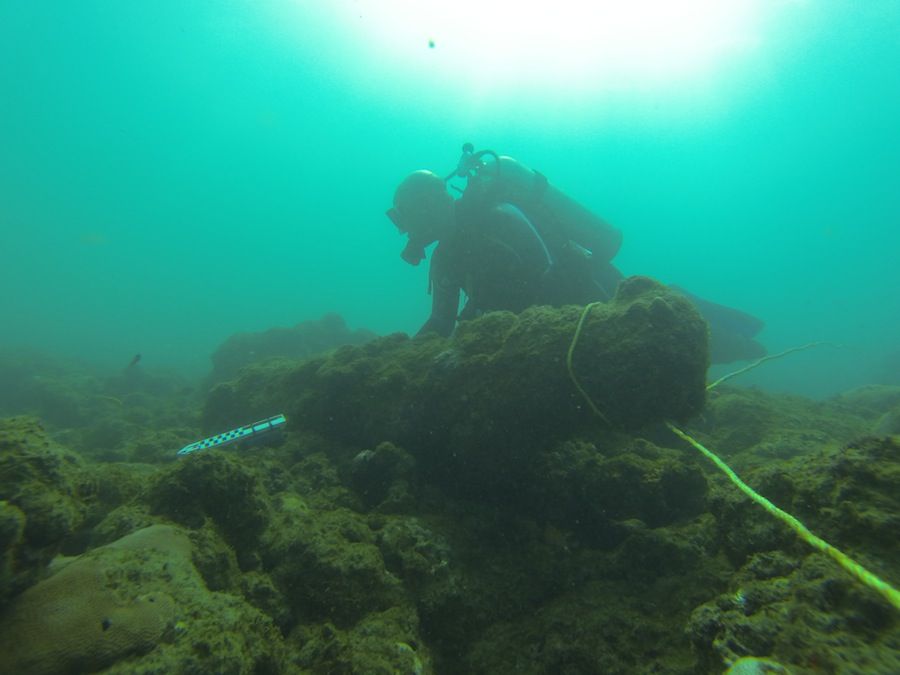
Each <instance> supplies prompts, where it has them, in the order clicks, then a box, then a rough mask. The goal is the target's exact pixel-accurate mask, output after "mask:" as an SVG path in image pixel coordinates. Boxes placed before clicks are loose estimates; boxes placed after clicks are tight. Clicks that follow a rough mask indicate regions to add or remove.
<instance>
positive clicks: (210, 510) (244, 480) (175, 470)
mask: <svg viewBox="0 0 900 675" xmlns="http://www.w3.org/2000/svg"><path fill="white" fill-rule="evenodd" d="M144 500H145V501H146V503H147V504H148V505H149V506H150V509H151V512H152V513H154V514H159V515H163V516H165V517H166V518H169V519H170V520H173V521H175V522H177V523H180V524H182V525H186V526H188V527H192V528H197V527H200V526H201V525H202V524H203V522H204V520H205V519H207V518H209V519H211V520H212V521H213V522H214V523H215V524H216V526H217V528H218V529H219V531H220V532H221V533H222V535H223V536H224V537H225V539H226V540H227V541H228V543H229V544H231V545H232V546H234V547H235V549H236V550H238V551H242V552H247V553H250V552H252V551H253V549H254V545H255V543H256V541H257V539H258V537H259V535H260V533H261V532H262V530H263V529H264V528H265V526H266V523H267V522H268V518H269V515H268V502H267V500H266V496H265V491H264V489H263V486H262V484H261V483H260V480H259V477H258V476H257V474H256V473H255V471H254V470H253V468H252V467H250V466H248V465H247V464H246V463H244V462H242V461H241V460H240V459H239V458H238V457H235V456H233V455H231V454H228V453H225V452H217V451H207V452H202V453H197V454H194V455H189V456H187V457H185V458H183V459H179V460H178V461H177V462H176V463H175V464H173V465H172V466H170V467H168V468H167V469H165V470H164V471H162V472H160V473H159V474H158V475H157V476H156V477H155V478H154V479H153V480H152V481H151V482H150V485H149V489H148V490H147V493H146V494H145V495H144Z"/></svg>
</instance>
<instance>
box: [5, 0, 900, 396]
mask: <svg viewBox="0 0 900 675" xmlns="http://www.w3.org/2000/svg"><path fill="white" fill-rule="evenodd" d="M359 4H360V7H361V9H360V11H359V13H358V14H354V12H352V11H351V12H344V11H341V12H337V11H335V12H331V11H330V8H332V7H340V8H342V10H346V9H347V8H348V7H349V9H351V10H352V9H354V6H355V5H354V3H352V2H348V1H345V0H337V1H336V2H334V3H333V4H332V3H324V2H323V3H321V6H320V7H319V9H317V10H315V11H313V10H311V9H309V8H310V7H312V6H316V5H320V3H311V2H299V1H298V2H287V1H284V2H274V1H269V2H233V3H215V2H205V1H203V2H173V1H169V0H163V1H159V2H153V3H150V2H142V1H137V2H128V3H122V2H119V3H117V2H101V1H98V0H84V1H83V2H77V3H64V2H40V1H37V2H11V1H9V0H6V1H3V2H0V92H2V95H0V98H2V102H0V256H2V260H0V317H2V319H0V322H2V323H0V345H3V346H18V345H27V346H30V347H34V348H37V349H40V350H45V351H48V352H50V353H51V354H57V355H61V356H67V357H68V356H74V357H78V358H81V359H85V360H88V361H92V362H96V363H100V364H102V365H106V366H110V367H116V366H124V365H126V364H127V363H128V361H129V360H130V358H131V357H132V356H133V355H134V354H135V353H137V352H140V353H141V354H143V359H144V360H143V363H145V364H146V365H147V367H152V366H159V367H174V368H177V369H179V370H181V371H183V372H184V373H186V374H189V375H195V374H201V373H203V372H204V371H205V370H206V369H207V368H208V365H209V363H208V359H209V355H210V354H211V352H212V351H213V350H214V349H215V347H216V346H217V345H218V344H219V343H220V342H221V341H222V340H224V339H225V338H226V337H227V336H228V335H230V334H232V333H234V332H236V331H251V330H263V329H266V328H269V327H272V326H277V325H282V326H286V325H293V324H295V323H297V322H299V321H302V320H304V319H311V318H317V317H319V316H320V315H321V314H323V313H325V312H329V311H336V312H339V313H340V314H341V315H343V316H344V317H345V319H346V320H347V322H348V323H349V324H350V325H351V326H352V327H367V328H370V329H372V330H375V331H377V332H380V333H387V332H392V331H398V330H400V331H407V332H412V331H415V330H416V329H417V327H418V326H419V325H420V324H421V323H422V322H423V321H424V319H425V318H426V316H427V314H428V311H429V302H430V299H429V297H428V296H427V295H426V293H425V284H426V267H425V266H421V267H419V268H412V267H409V266H407V265H406V264H405V263H403V262H402V261H401V260H400V258H399V255H398V254H399V251H400V249H401V248H402V242H401V240H400V239H399V238H398V235H397V234H396V232H395V231H394V229H393V227H392V226H391V225H390V223H389V222H388V221H387V220H386V219H385V218H384V215H383V214H384V210H385V208H387V207H388V206H389V205H390V199H391V195H392V192H393V189H394V186H395V185H396V183H397V182H398V181H399V180H400V179H401V178H402V177H403V175H405V174H406V173H407V172H409V171H411V170H413V169H418V168H426V167H427V168H433V169H434V170H436V171H438V172H439V173H442V174H443V173H446V172H449V171H450V170H451V169H452V168H453V166H454V165H455V162H456V159H457V157H458V152H459V148H460V146H461V144H462V143H463V142H465V141H472V142H474V143H475V144H476V146H478V147H490V148H492V149H494V150H496V151H498V152H500V153H503V154H509V155H512V156H515V157H516V158H518V159H520V160H521V161H523V162H524V163H526V164H528V165H530V166H533V167H535V168H538V169H540V170H541V171H542V172H543V173H544V174H546V175H547V176H548V177H549V178H550V180H551V181H552V182H553V183H554V184H556V185H558V186H559V187H561V188H562V189H563V190H565V191H567V192H569V193H570V194H571V195H573V196H574V197H576V198H577V199H579V200H580V201H582V202H583V203H584V204H585V205H586V206H588V207H590V208H591V209H593V210H595V211H596V212H597V213H599V214H601V215H602V216H604V217H605V218H607V219H608V220H611V221H612V222H614V223H615V224H616V225H617V226H618V227H620V228H621V229H622V230H623V232H624V235H625V241H624V245H623V248H622V251H621V253H620V255H619V257H618V258H617V261H616V262H617V264H618V265H619V266H620V268H621V269H622V270H623V271H624V272H625V273H626V274H648V275H651V276H655V277H658V278H659V279H661V280H662V281H665V282H672V283H677V284H679V285H681V286H684V287H686V288H688V289H689V290H691V291H693V292H694V293H697V294H699V295H702V296H704V297H707V298H709V299H711V300H714V301H717V302H721V303H725V304H729V305H732V306H735V307H739V308H741V309H743V310H746V311H749V312H752V313H754V314H756V315H758V316H759V317H761V318H762V319H764V320H765V321H766V323H767V328H766V329H765V331H764V333H763V334H762V335H761V339H762V341H763V342H764V343H765V344H766V345H767V346H768V347H769V349H770V351H773V352H775V351H779V350H781V349H785V348H788V347H792V346H796V345H798V344H803V343H806V342H810V341H814V340H826V341H832V342H836V343H841V344H843V345H844V348H842V349H839V350H838V349H833V348H826V347H822V348H819V349H817V350H812V351H808V352H803V353H800V354H797V355H795V356H792V357H790V358H789V359H785V360H783V361H778V362H775V363H773V364H770V365H769V366H767V367H766V368H764V369H759V370H758V371H756V372H754V373H753V374H750V375H748V376H746V378H745V379H744V380H743V382H744V383H759V384H761V385H763V386H766V387H768V388H772V389H779V390H789V391H795V392H799V393H805V394H812V395H827V394H830V393H834V392H837V391H841V390H843V389H847V388H849V387H853V386H857V385H860V384H864V383H869V382H879V381H892V382H894V383H897V382H896V381H895V380H896V378H898V377H900V376H898V374H897V373H896V372H894V373H889V372H886V371H885V369H884V366H883V365H882V363H883V360H884V359H885V358H886V357H887V355H888V354H890V353H891V352H892V351H897V350H898V349H900V306H898V305H900V303H898V301H897V294H898V293H897V291H898V288H900V265H898V262H897V261H898V252H900V133H898V130H897V126H898V120H900V77H898V76H897V72H898V67H900V38H898V36H900V3H897V2H895V1H894V0H867V1H866V2H851V1H845V0H832V1H823V2H816V1H815V0H809V1H807V2H797V1H794V2H788V1H786V0H785V1H783V2H775V1H774V0H772V1H771V2H764V1H762V0H760V1H759V2H757V3H753V2H750V1H749V0H748V1H745V2H744V3H743V4H744V5H748V6H749V5H754V4H756V5H758V6H759V10H760V13H761V16H763V17H764V19H761V20H760V22H759V25H758V26H757V27H756V29H755V33H756V37H757V41H756V42H755V43H754V45H752V46H751V47H748V48H747V49H745V50H743V51H741V53H740V54H738V55H737V56H734V55H732V56H729V57H728V58H727V59H726V58H725V57H722V58H721V63H713V64H708V65H709V68H708V72H707V73H706V74H705V75H703V76H701V77H694V78H687V79H685V81H684V82H667V83H660V82H658V81H657V82H654V83H647V82H642V81H640V80H639V78H636V79H635V82H634V86H628V83H627V81H626V83H625V84H623V83H622V82H619V83H618V84H617V85H616V86H611V87H606V88H604V87H599V86H595V87H593V88H590V87H589V88H588V90H587V91H586V90H580V89H578V88H577V87H576V86H575V85H573V86H572V87H571V88H569V89H566V88H559V87H553V88H552V90H550V89H547V90H544V89H542V86H544V85H542V84H541V83H540V82H534V81H529V76H528V72H529V71H528V69H529V68H531V67H532V66H531V65H530V64H531V62H529V65H526V66H523V68H522V71H523V72H518V73H513V75H514V77H513V76H512V75H510V74H509V73H507V74H506V77H505V79H504V80H498V81H495V82H494V83H493V84H485V81H484V80H483V79H480V80H477V82H478V84H477V86H476V84H474V82H475V79H474V78H473V77H472V71H473V69H477V64H474V63H472V62H470V61H468V60H467V59H466V58H465V57H466V47H465V45H461V44H459V43H458V42H456V43H454V42H453V41H452V40H451V41H450V42H449V43H448V42H444V41H442V40H441V39H439V38H438V39H435V40H434V46H433V48H432V47H430V46H429V44H428V40H429V39H432V38H433V37H434V36H433V35H431V34H430V33H428V32H422V35H421V43H420V45H419V47H418V49H419V51H418V52H415V51H414V52H412V53H414V54H415V57H414V58H410V59H408V60H407V61H406V62H404V61H402V60H397V59H393V58H388V57H387V56H386V55H385V54H384V53H383V44H382V45H381V46H379V43H377V42H376V41H374V40H369V29H370V28H371V29H372V30H374V26H375V25H376V24H378V23H379V22H378V21H377V19H378V18H379V17H377V15H376V14H377V7H374V6H373V4H372V3H359ZM461 11H462V10H461ZM471 21H472V22H478V21H479V16H478V15H477V14H474V15H473V16H472V17H471ZM347 23H352V24H353V25H352V26H348V25H345V24H347ZM379 25H380V24H379ZM430 28H431V29H433V31H432V32H434V31H436V35H438V36H440V34H441V33H440V26H438V27H436V28H435V27H433V26H432V27H430ZM494 30H495V31H497V35H498V36H504V35H506V33H508V32H509V31H514V30H515V26H504V25H497V26H496V27H495V28H494ZM498 44H501V42H500V41H498ZM534 48H535V50H540V49H541V40H540V35H537V36H536V37H535V46H534ZM556 53H557V54H559V51H558V48H557V52H556ZM538 56H539V57H540V56H541V54H540V53H538ZM543 59H544V64H547V65H549V67H550V68H551V70H552V66H553V63H554V61H553V59H554V52H553V51H552V50H551V51H548V53H547V54H546V55H545V56H543ZM430 60H431V61H430ZM432 61H433V62H434V67H433V68H432ZM568 62H569V61H567V63H568ZM448 64H449V65H448ZM590 77H591V75H590V73H588V74H587V78H588V80H590ZM511 80H514V81H515V83H512V82H511ZM626 80H627V78H626ZM514 84H515V86H514ZM892 378H893V379H892Z"/></svg>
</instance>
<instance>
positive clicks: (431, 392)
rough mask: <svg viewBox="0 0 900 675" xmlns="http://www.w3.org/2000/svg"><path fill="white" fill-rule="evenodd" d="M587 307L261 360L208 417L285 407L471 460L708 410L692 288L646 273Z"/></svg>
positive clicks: (373, 442)
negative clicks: (292, 358) (294, 362)
mask: <svg viewBox="0 0 900 675" xmlns="http://www.w3.org/2000/svg"><path fill="white" fill-rule="evenodd" d="M582 309H583V308H581V307H575V306H570V307H562V308H558V309H554V308H550V307H533V308H530V309H528V310H526V311H525V312H523V313H522V314H519V315H515V314H511V313H508V312H494V313H490V314H487V315H485V316H483V317H480V318H479V319H476V320H473V321H469V322H463V323H462V324H461V325H460V327H459V329H458V330H457V332H456V334H455V335H454V336H453V337H452V338H450V339H444V338H440V337H437V336H430V337H425V338H421V339H414V340H411V339H409V338H408V337H406V336H404V335H393V336H389V337H387V338H383V339H380V340H376V341H373V342H370V343H367V344H365V345H363V346H360V347H344V348H341V349H339V350H337V351H336V352H335V353H333V354H331V355H328V356H323V357H320V358H315V359H311V360H309V361H307V362H305V363H303V364H301V365H299V366H295V367H292V368H284V367H282V368H280V369H269V370H268V371H266V372H265V374H264V373H263V371H262V370H252V369H251V370H249V371H247V372H246V373H245V374H244V376H243V377H242V378H241V379H239V380H238V381H236V382H234V383H229V384H227V385H224V386H223V387H220V388H217V389H215V390H213V391H212V392H211V395H210V397H209V400H208V402H207V409H206V414H205V417H206V419H207V423H208V425H209V426H211V427H216V428H219V427H221V428H223V429H224V428H227V425H228V424H230V423H233V422H234V418H235V415H236V414H237V411H239V410H241V411H243V415H244V417H247V418H248V419H249V418H250V417H251V416H252V415H257V414H262V415H266V414H273V413H274V412H284V413H286V414H287V415H288V419H289V423H290V424H291V426H292V428H293V429H295V430H298V429H305V430H311V431H315V432H316V433H319V434H321V435H322V436H324V437H326V438H330V439H333V440H337V441H340V442H343V443H347V444H350V445H352V446H355V447H360V448H366V447H368V448H372V447H376V446H377V445H378V444H379V443H381V442H383V441H390V442H392V443H396V444H397V445H400V446H402V447H403V448H405V449H406V450H407V451H409V452H411V453H413V454H414V455H416V456H417V459H419V458H421V456H422V454H423V453H424V452H425V450H426V449H427V450H428V452H429V453H430V454H431V455H432V457H433V458H434V459H436V460H437V461H441V459H442V458H444V457H447V456H448V453H447V450H448V449H450V448H452V451H453V452H454V453H456V457H457V460H458V461H460V462H462V461H465V459H476V460H477V459H478V458H480V457H482V456H485V455H486V454H490V455H492V456H494V457H502V456H503V455H504V454H505V455H506V456H505V457H502V461H504V462H508V461H518V460H520V459H521V457H522V455H523V453H524V452H525V451H527V449H529V448H533V447H535V446H536V445H538V444H540V443H542V442H543V441H545V440H546V439H547V438H550V437H553V436H558V435H560V434H565V435H571V434H572V433H573V432H576V431H577V430H578V429H582V428H585V427H586V426H588V425H601V426H603V425H607V426H611V427H614V428H624V429H634V428H638V427H642V426H645V425H649V424H653V423H657V422H659V421H661V420H665V419H674V420H684V419H686V418H689V417H691V416H692V415H695V414H696V413H698V412H699V410H700V409H701V407H702V405H703V402H704V396H705V376H706V369H707V365H708V345H707V342H708V340H707V327H706V324H705V322H704V321H703V320H702V319H701V317H700V315H699V314H698V313H697V311H696V310H695V309H694V307H693V305H692V304H691V303H690V302H689V301H688V300H687V299H686V298H684V297H683V296H681V295H680V294H677V293H674V292H672V291H670V290H668V289H667V288H666V287H664V286H662V285H660V284H659V283H657V282H655V281H653V280H651V279H648V278H645V277H636V278H631V279H628V280H626V281H625V282H623V283H622V284H620V286H619V291H618V293H617V295H616V297H615V298H614V299H613V301H611V302H610V303H608V304H600V305H596V306H593V307H591V308H590V309H589V311H588V312H587V313H586V315H585V316H584V321H583V323H581V322H580V320H581V318H582ZM570 349H571V352H572V359H571V362H572V367H571V369H570V368H569V367H568V365H567V354H568V353H569V351H570ZM573 378H575V379H577V382H578V383H579V386H580V387H581V388H583V390H584V392H585V393H586V394H587V395H588V396H589V397H590V399H591V402H592V404H593V405H595V406H596V408H597V409H598V410H599V412H600V413H601V416H597V415H595V414H594V413H592V412H591V409H590V405H591V404H589V403H588V402H587V401H586V400H585V398H584V397H583V396H582V394H581V393H579V391H578V388H577V387H576V385H575V383H574V382H573Z"/></svg>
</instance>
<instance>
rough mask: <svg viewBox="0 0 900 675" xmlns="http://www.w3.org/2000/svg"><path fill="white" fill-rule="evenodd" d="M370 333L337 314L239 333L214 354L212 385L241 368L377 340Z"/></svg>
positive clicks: (308, 355) (230, 376)
mask: <svg viewBox="0 0 900 675" xmlns="http://www.w3.org/2000/svg"><path fill="white" fill-rule="evenodd" d="M375 337H376V335H375V333H372V332H371V331H368V330H362V329H360V330H350V329H349V328H348V327H347V324H346V323H344V320H343V319H342V318H341V317H340V316H338V315H337V314H326V315H325V316H323V317H322V318H321V319H318V320H316V321H302V322H300V323H298V324H297V325H296V326H293V327H292V328H270V329H269V330H267V331H264V332H261V333H237V334H235V335H232V336H231V337H229V338H228V339H227V340H226V341H225V342H223V343H222V344H221V345H219V347H218V349H216V351H215V353H214V354H213V355H212V362H213V371H212V373H211V374H210V376H209V384H210V385H212V384H215V383H217V382H223V381H225V380H228V379H230V378H232V377H234V376H235V375H237V374H238V371H240V369H241V368H243V367H244V366H247V365H249V364H251V363H258V362H260V361H264V360H266V359H270V358H273V357H284V358H292V359H304V358H308V357H310V356H314V355H315V354H321V353H322V352H325V351H328V350H329V349H334V348H335V347H339V346H341V345H358V344H362V343H364V342H368V341H369V340H372V339H373V338H375Z"/></svg>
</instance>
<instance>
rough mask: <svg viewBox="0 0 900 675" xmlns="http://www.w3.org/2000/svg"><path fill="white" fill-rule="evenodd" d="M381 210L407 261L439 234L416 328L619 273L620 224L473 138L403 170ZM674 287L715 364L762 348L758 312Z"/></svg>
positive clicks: (597, 296) (443, 325) (556, 299)
mask: <svg viewBox="0 0 900 675" xmlns="http://www.w3.org/2000/svg"><path fill="white" fill-rule="evenodd" d="M454 177H459V178H463V179H465V180H466V188H465V190H459V188H456V187H455V186H453V185H452V184H451V183H450V181H451V180H452V179H453V178H454ZM448 187H449V188H453V189H457V190H459V191H460V192H461V195H460V196H459V197H458V198H456V197H454V196H453V195H452V194H451V193H450V192H449V189H448ZM387 216H388V218H390V220H391V221H392V222H393V223H394V225H396V226H397V229H398V230H399V231H400V232H401V233H402V234H405V235H406V236H407V237H408V241H407V244H406V247H405V248H404V249H403V251H402V253H401V257H402V258H403V259H404V260H405V261H406V262H407V263H409V264H411V265H418V264H419V263H420V262H421V261H422V260H424V259H425V248H426V247H428V246H430V245H431V244H433V243H435V242H438V244H437V246H436V247H435V248H434V251H433V253H432V256H431V267H430V270H429V291H430V293H431V295H432V310H431V315H430V316H429V318H428V320H427V321H426V322H425V324H424V325H423V326H422V328H421V329H420V330H419V332H418V333H417V335H423V334H426V333H430V332H435V333H438V334H440V335H442V336H445V337H446V336H449V335H450V334H451V333H452V332H453V330H454V328H455V326H456V322H457V321H462V320H467V319H472V318H475V317H477V316H480V315H481V314H483V313H485V312H489V311H495V310H507V311H511V312H521V311H523V310H524V309H526V308H527V307H530V306H532V305H554V306H560V305H565V304H581V305H583V304H587V303H589V302H595V301H598V300H600V301H607V300H609V299H611V298H612V297H613V295H614V294H615V290H616V287H617V285H618V283H619V281H620V280H621V279H622V278H623V275H622V273H621V272H619V270H618V269H617V268H616V267H615V266H614V265H613V264H612V259H613V258H614V257H615V255H616V253H618V251H619V247H620V246H621V243H622V233H621V232H620V231H619V230H618V229H617V228H615V227H613V226H612V225H610V224H609V223H607V222H606V221H604V220H602V219H601V218H599V217H597V216H596V215H594V214H593V213H591V212H590V211H588V210H587V209H585V208H584V207H583V206H581V205H580V204H578V203H577V202H576V201H575V200H573V199H571V198H570V197H568V196H567V195H565V194H564V193H563V192H561V191H560V190H559V189H557V188H556V187H554V186H553V185H551V184H550V183H549V181H548V180H547V178H546V177H544V176H543V175H542V174H541V173H539V172H537V171H533V170H531V169H528V168H527V167H525V166H524V165H522V164H521V163H519V162H518V161H516V160H515V159H512V158H511V157H505V156H500V155H497V154H496V153H494V152H493V151H491V150H482V151H478V152H475V150H474V147H473V146H472V144H471V143H466V144H465V145H464V146H463V153H462V157H461V158H460V161H459V164H458V166H457V168H456V170H455V171H454V172H453V173H451V174H450V175H449V176H446V177H443V178H442V177H441V176H439V175H437V174H435V173H433V172H431V171H424V170H423V171H415V172H413V173H412V174H410V175H409V176H407V177H406V178H405V179H404V180H403V181H402V182H401V183H400V185H399V186H398V187H397V190H396V192H395V193H394V203H393V206H392V207H391V208H390V209H388V210H387ZM677 290H678V291H679V292H681V293H683V294H684V295H686V296H687V297H689V298H690V299H691V300H692V301H693V302H694V304H695V305H696V306H697V308H698V310H699V311H700V313H701V314H702V315H703V317H704V318H705V319H706V320H707V322H708V323H709V324H710V337H711V340H710V343H711V345H710V349H711V358H712V361H713V362H714V363H727V362H729V361H735V360H739V359H752V358H758V357H760V356H763V355H764V354H765V348H764V347H763V346H762V345H761V344H759V343H758V342H756V341H755V340H754V336H755V335H756V333H758V332H759V331H760V330H761V329H762V327H763V323H762V321H760V320H759V319H756V318H755V317H752V316H750V315H748V314H745V313H744V312H740V311H738V310H735V309H732V308H730V307H724V306H722V305H717V304H715V303H712V302H709V301H707V300H703V299H701V298H698V297H696V296H693V295H691V294H689V293H687V292H685V291H684V290H682V289H677ZM461 293H464V294H465V298H466V302H465V305H464V307H463V309H462V311H461V312H460V311H459V304H460V294H461Z"/></svg>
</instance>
